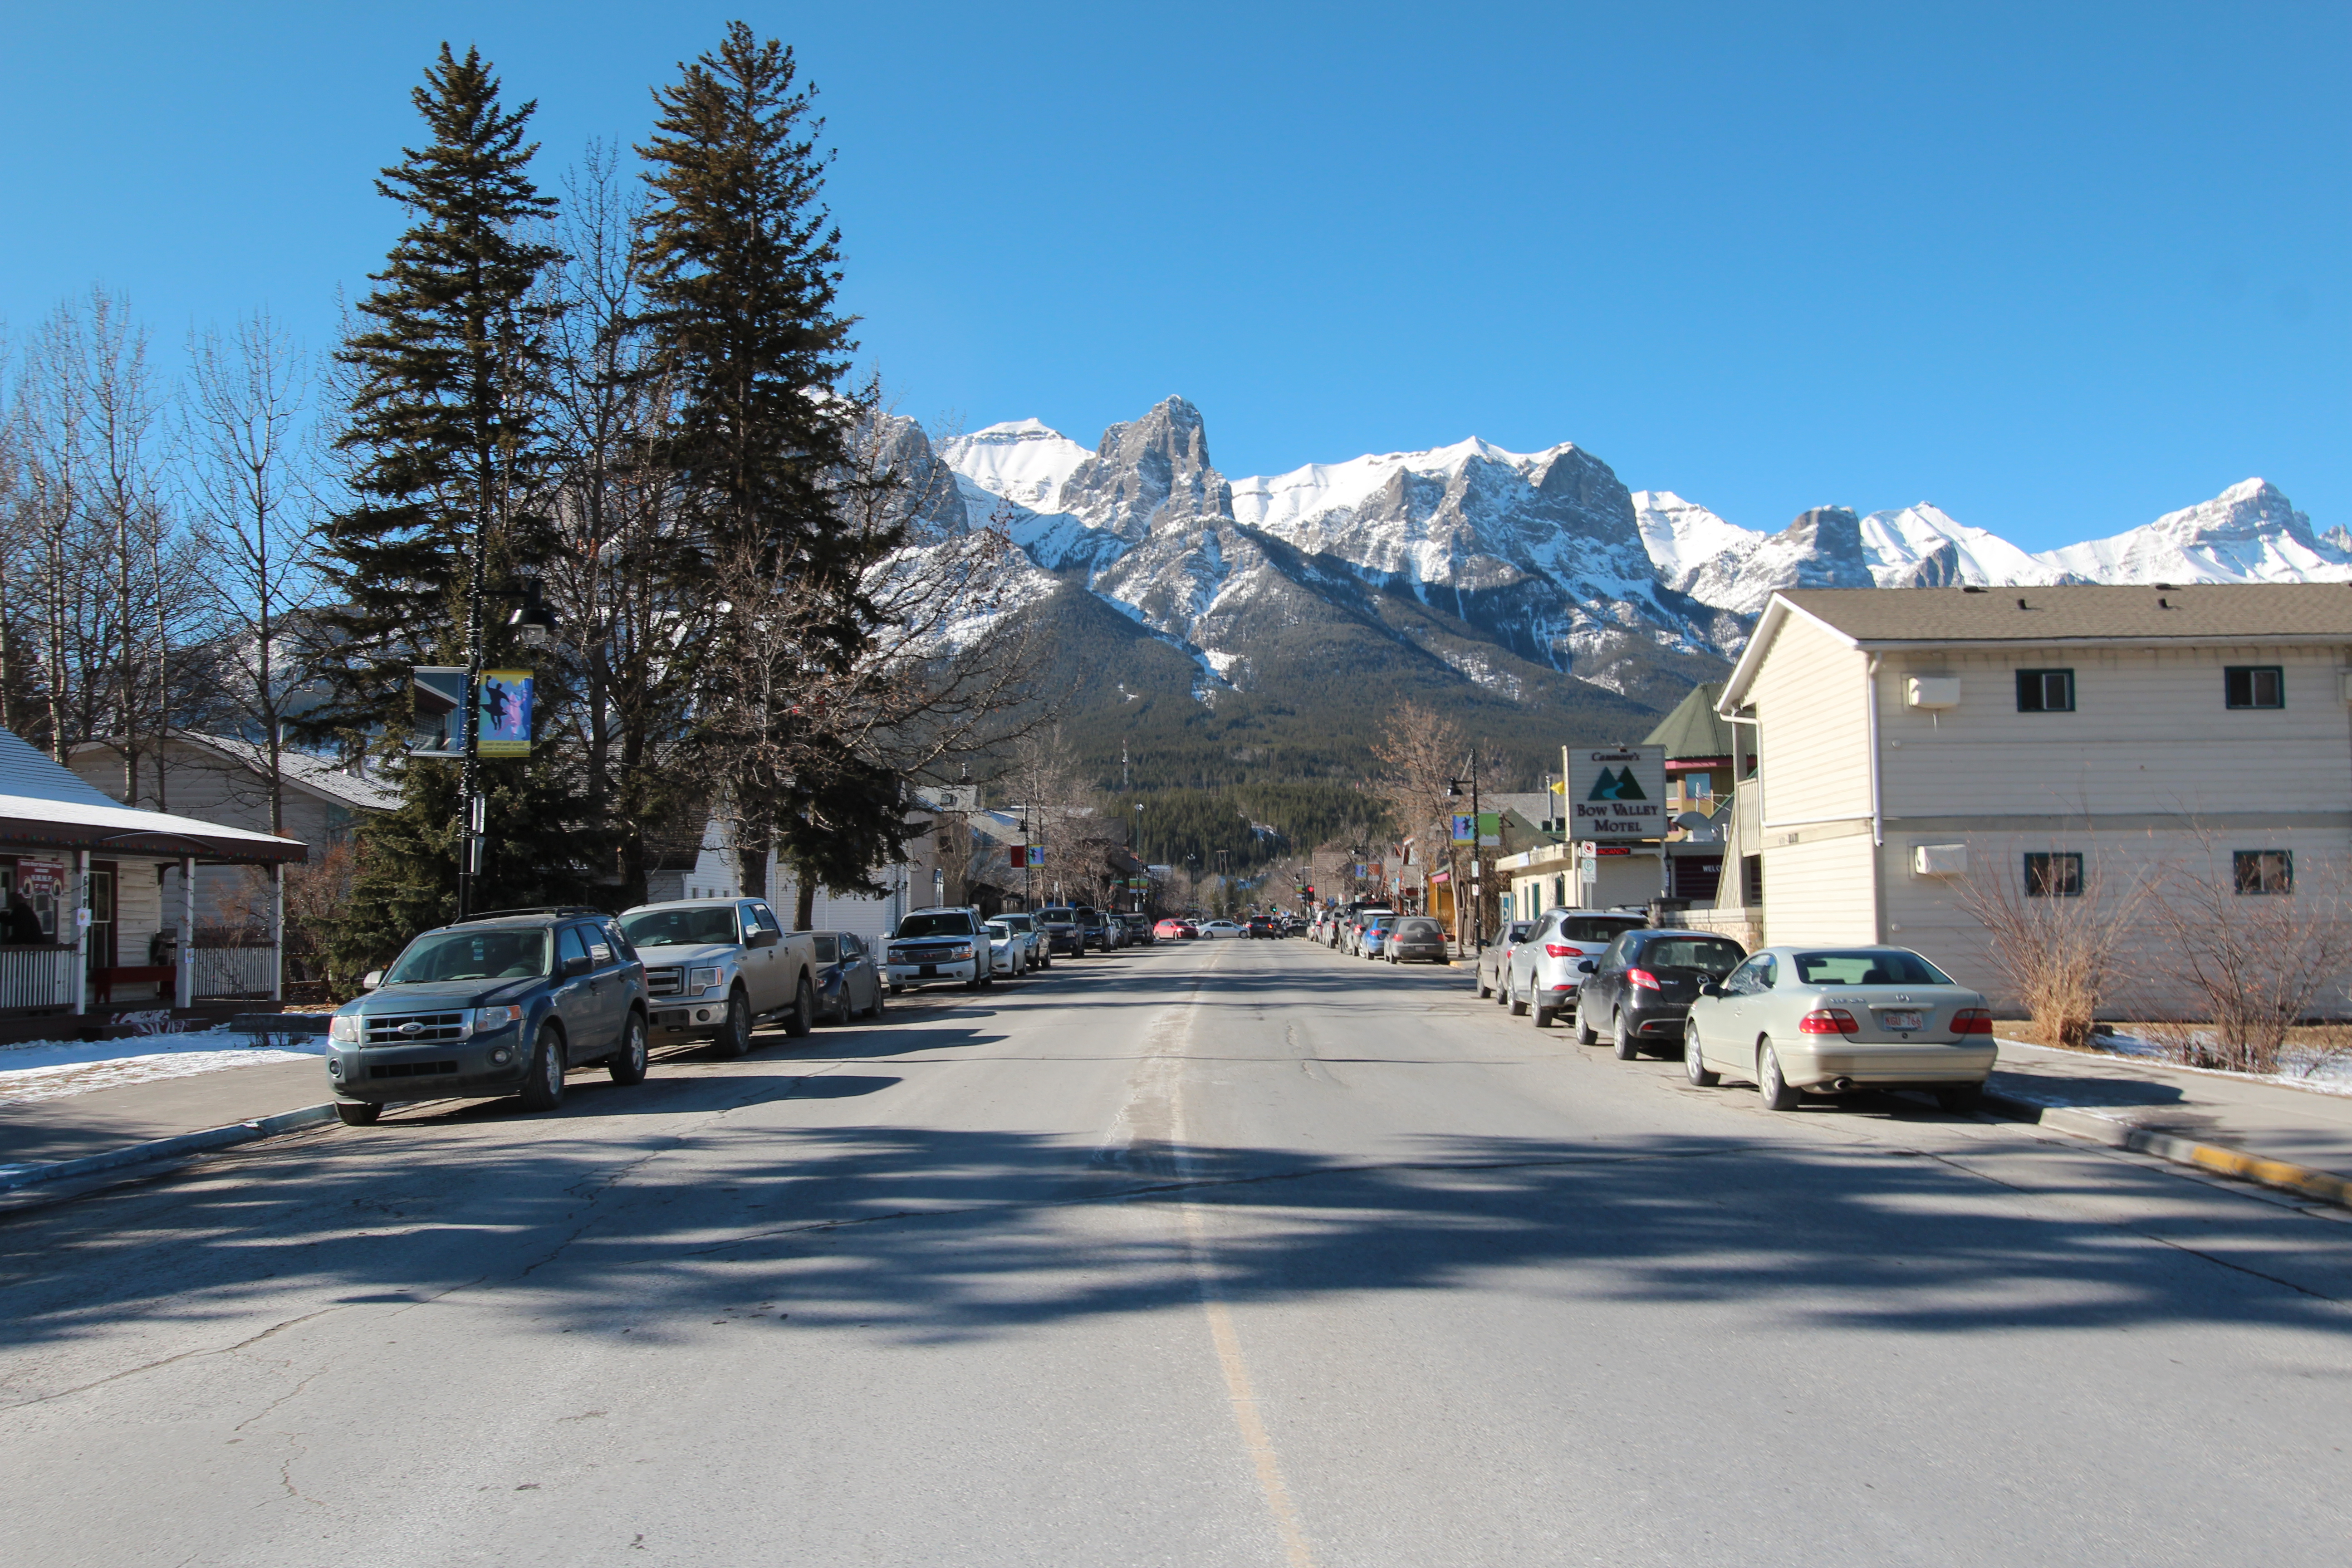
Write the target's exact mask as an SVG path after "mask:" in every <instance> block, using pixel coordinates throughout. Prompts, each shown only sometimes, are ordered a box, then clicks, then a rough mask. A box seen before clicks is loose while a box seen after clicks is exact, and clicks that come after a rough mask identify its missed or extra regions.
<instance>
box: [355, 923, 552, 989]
mask: <svg viewBox="0 0 2352 1568" xmlns="http://www.w3.org/2000/svg"><path fill="white" fill-rule="evenodd" d="M545 973H547V932H546V931H543V930H542V931H441V932H438V933H436V934H435V935H432V936H422V937H418V938H417V939H416V940H415V942H411V943H410V944H409V947H408V951H407V952H404V953H402V954H401V955H400V962H399V963H395V964H394V965H393V966H392V969H391V972H390V973H387V974H385V975H384V977H383V983H384V984H386V985H429V984H435V983H436V982H440V981H448V980H528V979H530V978H532V977H533V976H536V975H541V974H545Z"/></svg>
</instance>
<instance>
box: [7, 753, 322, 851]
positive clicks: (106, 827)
mask: <svg viewBox="0 0 2352 1568" xmlns="http://www.w3.org/2000/svg"><path fill="white" fill-rule="evenodd" d="M0 843H6V844H11V845H26V846H30V847H37V848H41V849H90V850H95V851H97V852H99V853H100V854H104V853H106V852H107V851H109V850H113V851H115V852H118V853H122V854H133V855H169V856H182V855H193V856H195V857H197V858H201V859H206V860H223V861H226V862H228V863H229V864H231V865H240V866H264V865H268V864H270V863H272V862H275V861H287V860H300V859H303V858H306V854H307V851H306V850H305V849H304V847H302V845H300V844H299V843H298V842H296V841H295V840H293V839H291V838H281V837H277V836H276V835H274V834H268V833H248V832H247V831H246V830H245V829H243V828H241V827H224V826H221V825H220V824H218V823H216V822H205V821H202V820H200V819H198V818H196V817H193V816H171V815H169V814H168V813H165V812H161V811H141V810H138V809H136V808H134V807H131V806H127V805H119V804H118V803H117V802H116V801H115V800H114V799H113V798H112V797H111V796H110V795H105V794H103V793H102V792H100V790H99V789H98V788H97V787H96V786H95V785H93V784H89V782H88V781H87V780H85V779H83V778H82V777H80V776H79V774H77V773H74V772H73V770H72V769H70V768H68V767H65V766H63V765H61V764H60V763H57V762H55V761H53V760H51V759H50V758H48V757H46V756H43V755H42V754H41V753H40V752H38V751H36V750H35V749H34V748H33V747H32V746H30V745H27V744H26V742H24V741H23V740H22V739H21V738H20V737H18V736H16V735H15V734H13V733H11V732H10V731H6V730H0Z"/></svg>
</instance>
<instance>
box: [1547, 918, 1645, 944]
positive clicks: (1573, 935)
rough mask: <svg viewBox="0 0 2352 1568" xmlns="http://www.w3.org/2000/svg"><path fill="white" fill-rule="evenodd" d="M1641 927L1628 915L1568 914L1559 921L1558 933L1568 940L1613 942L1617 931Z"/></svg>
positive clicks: (1639, 928)
mask: <svg viewBox="0 0 2352 1568" xmlns="http://www.w3.org/2000/svg"><path fill="white" fill-rule="evenodd" d="M1641 929H1642V922H1641V921H1638V920H1635V919H1633V917H1632V916H1630V915H1618V916H1613V917H1612V916H1609V915H1570V916H1567V917H1566V918H1565V919H1563V920H1562V921H1560V922H1559V934H1560V935H1561V936H1563V937H1566V938H1567V939H1568V940H1569V941H1570V942H1615V941H1616V940H1617V933H1618V932H1620V931H1639V930H1641Z"/></svg>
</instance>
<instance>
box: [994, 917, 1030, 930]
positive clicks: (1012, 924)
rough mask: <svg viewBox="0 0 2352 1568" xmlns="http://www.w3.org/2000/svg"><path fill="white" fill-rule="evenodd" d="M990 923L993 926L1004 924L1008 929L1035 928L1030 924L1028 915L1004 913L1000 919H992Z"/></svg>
mask: <svg viewBox="0 0 2352 1568" xmlns="http://www.w3.org/2000/svg"><path fill="white" fill-rule="evenodd" d="M988 923H989V924H990V925H992V926H1003V928H1004V929H1005V930H1006V931H1029V930H1032V929H1034V928H1032V927H1031V925H1030V924H1029V917H1028V916H1027V915H1004V916H1002V917H1000V918H999V919H996V920H992V921H989V922H988Z"/></svg>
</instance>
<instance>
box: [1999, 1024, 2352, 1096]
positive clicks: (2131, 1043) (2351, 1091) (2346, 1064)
mask: <svg viewBox="0 0 2352 1568" xmlns="http://www.w3.org/2000/svg"><path fill="white" fill-rule="evenodd" d="M2030 1043H2031V1042H2029V1041H2024V1040H2003V1041H2002V1042H2001V1044H2003V1045H2027V1044H2030ZM2040 1048H2043V1049H2046V1048H2048V1047H2040ZM2084 1054H2085V1055H2089V1056H2115V1057H2126V1058H2133V1059H2136V1060H2138V1061H2146V1062H2158V1063H2161V1064H2162V1065H2164V1066H2166V1067H2168V1068H2172V1069H2173V1070H2174V1071H2175V1072H2193V1073H2203V1074H2204V1075H2205V1076H2207V1077H2208V1078H2226V1079H2236V1080H2237V1081H2238V1082H2240V1083H2277V1084H2284V1085H2286V1086H2287V1087H2289V1088H2291V1089H2313V1090H2315V1091H2316V1092H2318V1093H2321V1094H2341V1095H2346V1096H2352V1054H2347V1053H2345V1052H2343V1051H2329V1050H2326V1049H2324V1048H2320V1047H2312V1046H2304V1045H2287V1046H2283V1047H2280V1049H2279V1070H2278V1071H2277V1072H2273V1073H2259V1072H2232V1071H2231V1070H2230V1069H2228V1068H2200V1067H2191V1066H2189V1064H2188V1063H2187V1062H2182V1061H2176V1060H2174V1059H2173V1057H2172V1053H2171V1052H2170V1051H2168V1050H2167V1049H2166V1048H2165V1047H2163V1046H2162V1045H2160V1044H2158V1042H2157V1041H2154V1040H2147V1039H2142V1038H2141V1037H2139V1036H2137V1035H2126V1034H2124V1033H2123V1032H2121V1031H2120V1030H2118V1031H2117V1032H2116V1033H2115V1034H2112V1035H2100V1036H2097V1037H2095V1044H2094V1045H2093V1047H2092V1048H2091V1049H2090V1050H2089V1051H2088V1052H2085V1053H2084Z"/></svg>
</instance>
